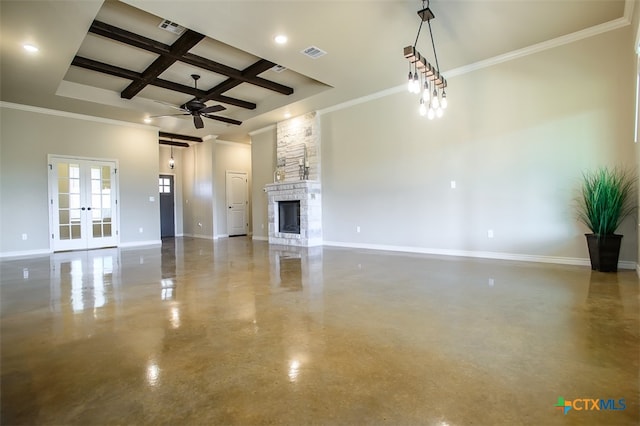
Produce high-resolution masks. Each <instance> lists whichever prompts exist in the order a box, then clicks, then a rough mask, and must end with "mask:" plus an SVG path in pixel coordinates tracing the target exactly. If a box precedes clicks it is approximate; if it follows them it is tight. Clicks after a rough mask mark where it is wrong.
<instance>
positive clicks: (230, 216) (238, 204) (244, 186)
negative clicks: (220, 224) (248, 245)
mask: <svg viewBox="0 0 640 426" xmlns="http://www.w3.org/2000/svg"><path fill="white" fill-rule="evenodd" d="M226 183H227V231H228V233H229V236H232V235H246V234H247V232H248V230H249V223H248V221H247V209H248V207H249V194H248V183H249V181H248V179H247V173H245V172H229V171H227V179H226Z"/></svg>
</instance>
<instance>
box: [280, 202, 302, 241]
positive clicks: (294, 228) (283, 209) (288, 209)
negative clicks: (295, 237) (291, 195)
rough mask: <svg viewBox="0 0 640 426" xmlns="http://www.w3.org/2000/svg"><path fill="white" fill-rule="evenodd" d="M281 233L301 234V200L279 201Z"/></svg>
mask: <svg viewBox="0 0 640 426" xmlns="http://www.w3.org/2000/svg"><path fill="white" fill-rule="evenodd" d="M278 217H279V222H280V223H279V226H280V228H279V229H280V232H286V233H288V234H299V233H300V200H295V201H278Z"/></svg>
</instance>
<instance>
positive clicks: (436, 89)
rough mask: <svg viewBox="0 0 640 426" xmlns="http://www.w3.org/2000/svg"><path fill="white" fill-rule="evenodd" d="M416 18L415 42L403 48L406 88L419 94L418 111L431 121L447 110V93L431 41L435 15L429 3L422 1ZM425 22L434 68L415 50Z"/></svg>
mask: <svg viewBox="0 0 640 426" xmlns="http://www.w3.org/2000/svg"><path fill="white" fill-rule="evenodd" d="M418 16H419V17H420V20H421V21H420V27H418V34H417V35H416V41H415V43H413V46H407V47H405V48H404V57H405V58H406V59H407V60H408V61H409V78H408V82H407V88H408V90H409V92H410V93H416V94H420V93H421V97H420V102H419V109H418V111H419V113H420V115H426V116H427V118H429V119H430V120H431V119H433V118H435V117H438V118H439V117H442V116H443V115H444V110H445V109H446V108H447V93H446V91H445V89H446V87H447V80H445V78H444V77H443V76H442V75H441V74H440V66H439V65H438V55H437V54H436V44H435V42H434V41H433V31H432V30H431V20H432V19H433V18H435V15H434V14H433V12H432V11H431V9H429V1H427V0H422V9H420V10H419V11H418ZM425 21H426V22H427V24H428V26H429V37H430V38H431V46H432V48H433V56H434V60H435V63H436V65H435V66H433V65H431V64H430V63H429V61H427V60H426V59H425V57H424V56H422V55H421V54H420V52H418V50H417V49H416V45H417V44H418V39H419V37H420V30H422V24H423V23H424V22H425ZM421 82H423V83H422V84H421ZM421 89H422V91H421Z"/></svg>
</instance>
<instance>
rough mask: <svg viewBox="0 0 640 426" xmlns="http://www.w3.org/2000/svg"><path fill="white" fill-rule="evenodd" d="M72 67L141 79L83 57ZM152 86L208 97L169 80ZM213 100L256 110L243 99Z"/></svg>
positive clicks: (226, 97) (217, 98) (203, 93)
mask: <svg viewBox="0 0 640 426" xmlns="http://www.w3.org/2000/svg"><path fill="white" fill-rule="evenodd" d="M71 65H75V66H77V67H80V68H85V69H88V70H92V71H97V72H101V73H104V74H109V75H112V76H114V77H120V78H124V79H127V80H136V79H139V78H141V74H140V73H138V72H135V71H131V70H127V69H125V68H120V67H116V66H115V65H109V64H105V63H104V62H99V61H95V60H93V59H89V58H84V57H82V56H76V57H75V58H73V61H72V62H71ZM149 84H150V85H151V86H156V87H162V88H163V89H168V90H172V91H174V92H180V93H184V94H187V95H190V96H195V97H197V98H203V97H205V96H207V92H205V91H204V90H196V89H195V88H194V87H190V86H185V85H183V84H178V83H174V82H172V81H168V80H162V79H160V78H156V79H154V80H153V81H151V82H150V83H149ZM211 100H214V101H217V102H223V103H225V104H229V105H234V106H237V107H240V108H245V109H256V104H255V103H254V102H248V101H243V100H242V99H236V98H231V97H229V96H223V95H218V96H213V97H211Z"/></svg>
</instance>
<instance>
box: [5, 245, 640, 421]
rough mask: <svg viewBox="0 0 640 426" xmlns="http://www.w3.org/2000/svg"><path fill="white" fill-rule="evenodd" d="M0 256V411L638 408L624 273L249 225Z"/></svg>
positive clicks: (434, 414)
mask: <svg viewBox="0 0 640 426" xmlns="http://www.w3.org/2000/svg"><path fill="white" fill-rule="evenodd" d="M0 267H1V269H0V272H1V275H0V278H1V281H0V282H1V287H0V290H1V293H0V295H1V320H2V324H1V325H2V328H1V332H2V334H1V339H2V340H1V343H2V358H1V361H2V365H1V372H2V373H1V374H2V382H1V389H0V390H1V399H2V406H1V409H2V411H1V423H2V424H3V425H10V424H29V425H32V424H48V425H65V424H78V425H91V424H100V425H101V424H126V425H130V424H153V425H155V424H166V425H254V424H288V425H302V424H321V425H334V424H335V425H378V424H388V425H434V426H445V425H450V426H453V425H519V424H522V425H582V424H596V425H637V424H638V422H639V408H638V400H639V398H640V395H639V391H638V387H639V344H640V337H639V315H638V311H639V288H640V287H639V283H638V278H637V275H636V273H635V272H634V271H620V272H618V273H608V274H605V273H599V272H592V271H591V270H590V268H588V267H577V266H561V265H547V264H536V263H519V262H505V261H494V260H479V259H464V258H454V257H435V256H425V255H412V254H401V253H388V252H379V251H365V250H352V249H341V248H330V247H324V248H315V249H293V248H285V247H281V246H279V247H277V246H269V245H268V244H267V243H265V242H261V241H258V242H252V241H251V240H249V239H247V238H231V239H224V240H218V241H215V242H213V241H208V240H198V239H187V238H185V239H181V238H180V239H176V240H175V241H174V240H168V241H166V242H165V243H164V244H163V247H162V248H159V247H155V248H139V249H120V250H118V249H107V250H94V251H88V252H72V253H58V254H54V255H51V256H49V257H38V258H28V259H11V260H3V261H1V262H0ZM558 398H564V400H565V401H569V402H570V403H572V404H574V405H573V406H574V408H573V409H571V410H568V412H567V413H566V414H564V412H563V409H562V408H558V407H556V406H555V405H556V404H557V403H558ZM583 399H587V400H592V399H594V400H595V399H601V400H603V401H605V405H604V407H602V408H603V409H600V410H595V409H594V408H595V406H596V405H597V406H598V407H600V405H598V404H600V403H597V404H596V403H593V402H591V401H582V400H583ZM609 399H612V400H614V401H613V403H614V404H613V405H612V404H611V402H610V401H609ZM620 400H622V401H620ZM622 404H623V405H622ZM604 408H607V409H606V410H605V409H604ZM611 408H617V409H611ZM622 408H624V409H622Z"/></svg>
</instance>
